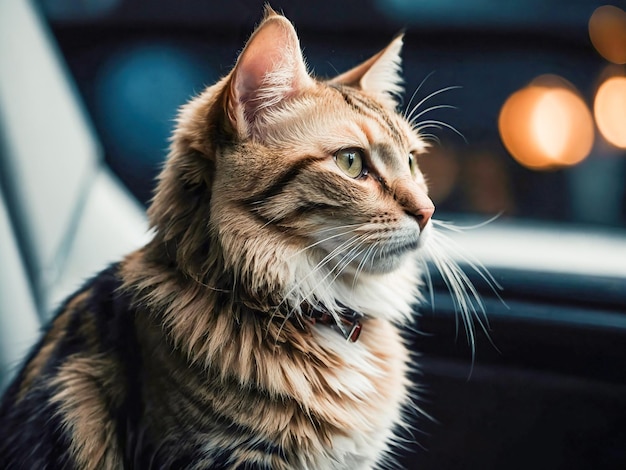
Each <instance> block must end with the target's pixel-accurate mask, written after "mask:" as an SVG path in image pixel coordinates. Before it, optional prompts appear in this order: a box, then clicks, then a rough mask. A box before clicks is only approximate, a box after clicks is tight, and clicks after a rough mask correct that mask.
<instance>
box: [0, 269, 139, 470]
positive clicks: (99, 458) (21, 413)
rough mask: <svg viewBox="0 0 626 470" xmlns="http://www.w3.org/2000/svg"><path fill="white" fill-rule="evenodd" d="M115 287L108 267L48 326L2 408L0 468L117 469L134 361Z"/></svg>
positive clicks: (129, 327)
mask: <svg viewBox="0 0 626 470" xmlns="http://www.w3.org/2000/svg"><path fill="white" fill-rule="evenodd" d="M120 286H121V281H120V278H119V275H118V265H114V266H111V267H110V268H109V269H107V270H105V271H103V272H101V273H100V274H98V275H97V276H96V277H94V278H93V279H92V280H90V281H89V282H88V283H87V284H85V285H84V286H83V287H82V288H81V289H80V290H79V291H78V292H77V293H76V294H74V295H73V296H72V297H70V298H69V299H68V300H67V301H66V302H65V303H64V304H63V306H62V307H61V308H60V309H59V311H58V313H57V315H56V316H55V318H54V319H53V320H52V322H50V324H49V326H48V328H47V331H46V332H45V333H44V335H43V337H42V339H41V340H40V341H39V343H38V344H37V345H36V346H35V348H34V349H33V351H32V352H31V355H30V357H29V358H28V359H27V361H26V363H25V365H24V366H23V368H22V370H21V371H20V372H19V374H18V376H17V378H16V379H15V380H14V381H13V383H12V385H11V386H10V388H9V389H8V390H7V391H6V393H5V395H4V398H3V401H2V404H1V405H0V462H1V463H2V465H3V466H4V465H6V466H7V467H3V468H72V467H73V466H77V467H79V468H92V467H93V465H94V464H95V463H96V462H98V465H100V468H102V467H105V468H113V467H119V466H121V465H122V461H121V460H120V459H121V456H122V455H123V452H122V449H121V448H120V447H121V443H123V442H124V441H125V440H126V436H123V434H124V433H125V431H126V429H127V423H128V421H129V419H130V416H131V415H132V412H131V410H130V409H129V405H130V401H129V394H131V393H132V390H133V389H134V387H133V383H132V382H133V380H136V377H138V374H137V370H138V368H139V367H140V365H139V358H140V355H139V354H138V353H137V340H136V330H135V326H134V318H133V317H134V315H133V312H132V309H131V307H130V298H129V296H127V295H125V294H124V293H123V292H122V291H121V290H120ZM18 429H19V432H16V430H18ZM70 436H73V437H72V438H70ZM77 437H79V438H78V439H77ZM94 468H95V467H94Z"/></svg>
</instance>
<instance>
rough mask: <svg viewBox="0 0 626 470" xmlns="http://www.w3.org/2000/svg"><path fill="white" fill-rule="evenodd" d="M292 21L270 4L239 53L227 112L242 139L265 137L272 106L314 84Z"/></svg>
mask: <svg viewBox="0 0 626 470" xmlns="http://www.w3.org/2000/svg"><path fill="white" fill-rule="evenodd" d="M313 84H314V82H313V79H312V78H311V77H310V75H309V74H308V72H307V68H306V64H305V61H304V57H303V56H302V52H301V51H300V42H299V40H298V36H297V34H296V31H295V29H294V27H293V26H292V24H291V23H290V22H289V20H287V18H285V17H284V16H282V15H279V14H278V13H276V12H275V11H274V10H272V9H271V8H270V7H266V11H265V18H264V19H263V21H262V22H261V24H260V25H259V26H258V27H257V29H256V30H255V31H254V33H253V34H252V36H251V37H250V39H249V40H248V43H247V44H246V47H245V48H244V50H243V52H242V53H241V54H240V55H239V58H238V60H237V63H236V65H235V68H234V69H233V71H232V73H231V77H230V82H229V85H228V97H227V104H226V112H227V115H228V118H229V121H230V123H231V125H232V127H233V129H234V130H236V132H237V134H238V135H239V137H240V138H248V137H262V136H261V135H259V134H260V133H261V132H262V129H263V122H264V118H266V117H267V116H268V114H269V113H271V111H272V108H273V107H274V106H276V105H277V104H279V103H281V102H282V101H284V100H286V99H289V98H290V97H292V96H296V95H298V94H300V93H301V92H302V91H304V90H305V89H307V88H309V87H312V86H313Z"/></svg>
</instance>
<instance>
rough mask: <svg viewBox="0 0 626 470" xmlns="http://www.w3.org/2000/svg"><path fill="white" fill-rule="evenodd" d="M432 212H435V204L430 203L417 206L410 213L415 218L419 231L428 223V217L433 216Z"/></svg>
mask: <svg viewBox="0 0 626 470" xmlns="http://www.w3.org/2000/svg"><path fill="white" fill-rule="evenodd" d="M434 213H435V206H432V205H431V206H427V207H422V208H419V209H417V210H416V211H415V212H413V213H412V214H411V215H413V217H415V219H416V220H417V225H419V227H420V232H421V231H422V230H424V227H426V224H427V223H428V221H429V220H430V218H431V217H432V216H433V214H434Z"/></svg>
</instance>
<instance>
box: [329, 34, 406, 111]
mask: <svg viewBox="0 0 626 470" xmlns="http://www.w3.org/2000/svg"><path fill="white" fill-rule="evenodd" d="M403 37H404V35H403V34H399V35H398V36H396V37H395V38H394V39H393V40H392V41H391V42H390V43H389V45H388V46H387V47H386V48H385V49H383V50H382V51H380V52H379V53H378V54H376V55H374V56H373V57H370V58H369V59H368V60H366V61H365V62H363V63H362V64H360V65H357V66H356V67H354V68H353V69H350V70H348V71H347V72H344V73H342V74H341V75H338V76H337V77H335V78H333V79H331V80H330V81H329V83H331V84H338V85H348V86H352V87H355V88H359V89H361V90H363V91H367V92H370V93H375V94H378V95H382V96H384V97H385V98H387V99H389V100H390V101H391V102H392V104H393V105H394V106H395V105H397V98H398V97H399V96H400V95H401V94H402V93H403V92H404V87H403V86H402V83H403V80H402V76H401V73H402V58H401V56H400V52H401V51H402V44H403Z"/></svg>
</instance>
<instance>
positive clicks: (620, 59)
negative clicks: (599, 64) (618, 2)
mask: <svg viewBox="0 0 626 470" xmlns="http://www.w3.org/2000/svg"><path fill="white" fill-rule="evenodd" d="M589 38H590V39H591V42H592V43H593V46H594V47H595V48H596V50H597V51H598V52H599V53H600V54H601V55H602V57H604V58H605V59H606V60H608V61H610V62H613V63H614V64H626V12H625V11H624V10H622V9H620V8H618V7H616V6H612V5H604V6H601V7H599V8H597V9H596V10H595V11H594V12H593V14H592V15H591V18H590V19H589Z"/></svg>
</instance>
